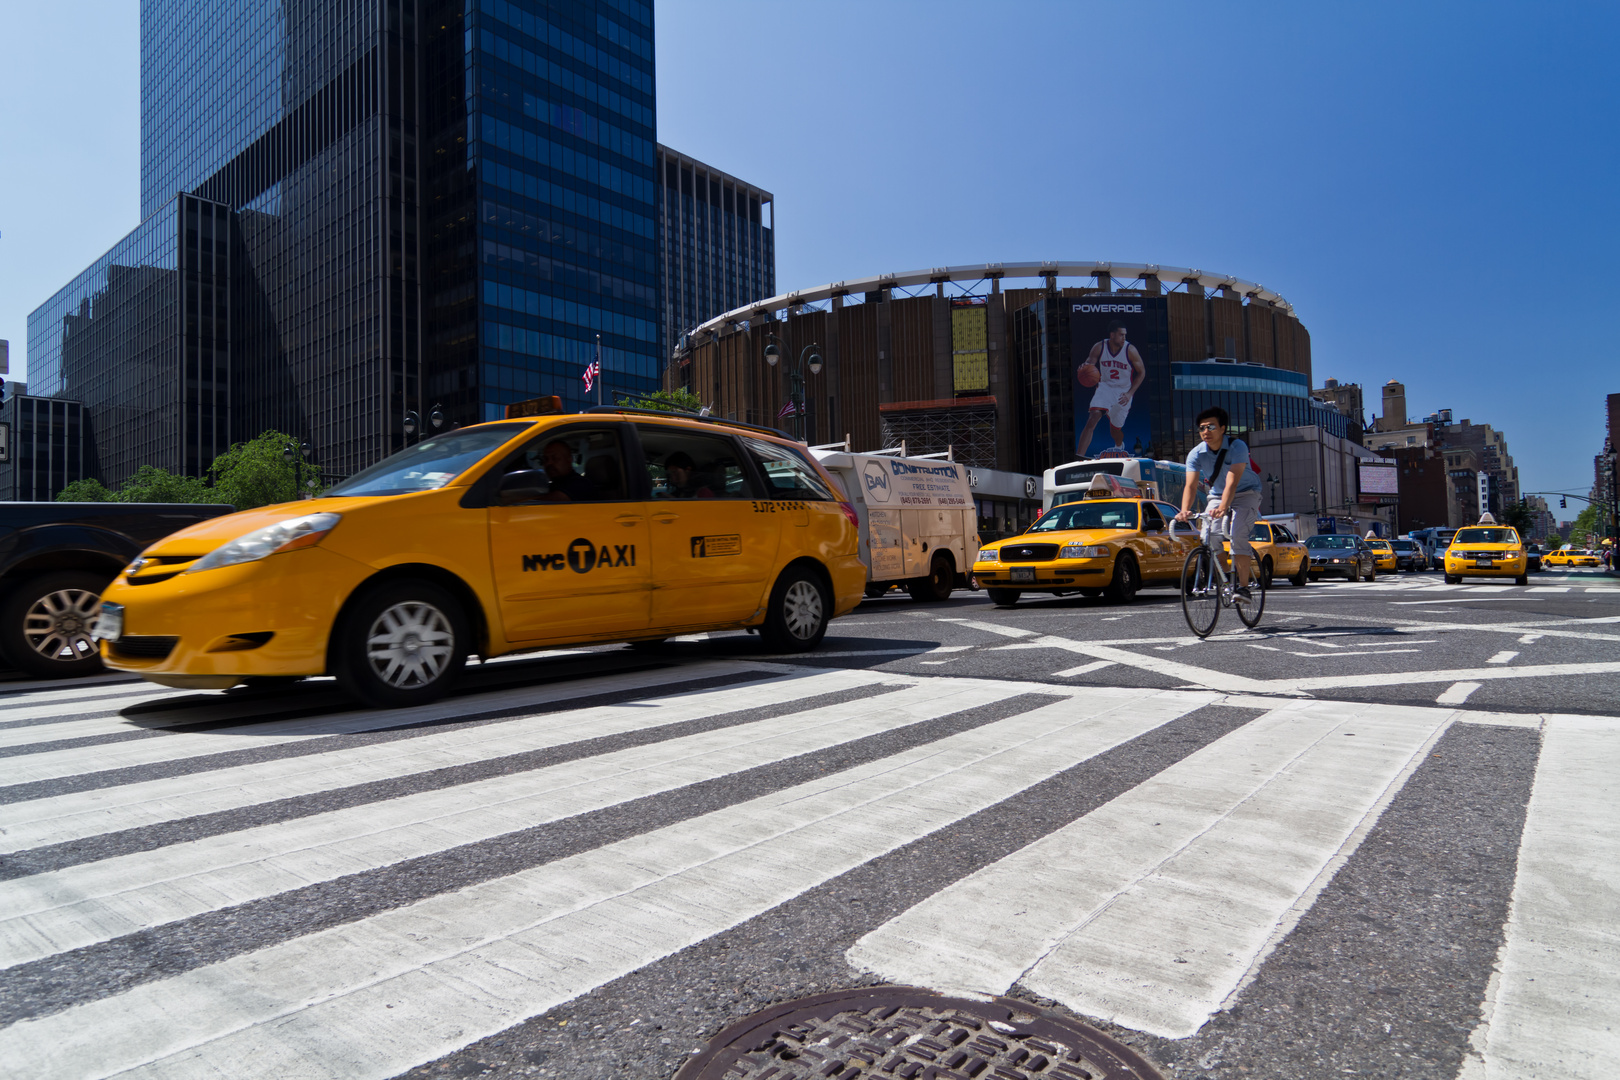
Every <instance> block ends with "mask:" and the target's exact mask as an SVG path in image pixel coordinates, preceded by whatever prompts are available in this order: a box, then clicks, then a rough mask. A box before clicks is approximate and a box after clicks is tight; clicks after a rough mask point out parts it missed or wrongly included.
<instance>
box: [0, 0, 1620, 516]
mask: <svg viewBox="0 0 1620 1080" xmlns="http://www.w3.org/2000/svg"><path fill="white" fill-rule="evenodd" d="M0 20H3V22H0V25H4V26H5V27H6V31H7V32H6V34H5V35H4V41H3V42H0V103H3V108H0V147H5V152H4V161H5V164H4V166H3V167H0V337H5V338H9V339H10V340H11V342H12V365H13V370H14V372H15V371H16V370H17V369H18V367H19V362H20V361H22V359H23V353H24V348H25V346H24V343H25V340H26V320H27V314H28V311H29V310H31V309H32V308H34V307H35V306H37V305H38V304H39V303H40V302H42V301H43V300H44V299H45V298H46V297H47V296H49V295H50V293H51V292H53V291H54V290H55V289H56V288H59V287H60V286H61V285H63V284H65V283H66V282H67V280H68V279H69V278H70V277H71V276H72V275H73V274H74V273H76V272H77V271H78V270H80V269H82V268H83V267H84V266H85V265H86V264H88V263H89V262H90V261H92V260H93V259H95V258H96V257H97V256H99V255H100V254H101V253H102V252H103V251H105V250H106V248H107V247H109V246H110V245H111V244H112V243H113V242H114V241H115V240H117V239H118V238H119V237H121V236H122V235H123V234H124V233H125V232H127V231H128V230H129V229H130V228H132V227H134V225H135V224H136V223H137V221H136V218H137V204H138V170H139V57H138V47H139V39H138V32H139V26H138V23H139V19H138V4H137V3H135V2H134V0H128V2H123V3H103V4H93V3H92V4H74V5H39V4H25V3H21V2H17V0H0ZM657 28H658V61H659V77H658V92H659V103H658V106H659V107H658V114H659V138H660V140H661V141H663V142H665V143H667V144H669V145H671V146H674V147H677V148H678V149H680V150H681V151H682V152H684V153H688V154H691V155H693V156H695V157H698V158H700V159H703V160H705V161H708V162H709V163H711V164H713V165H714V166H716V167H717V168H721V169H725V170H726V171H728V172H731V173H734V174H736V175H739V176H742V177H744V178H746V179H748V180H750V181H752V182H754V183H757V184H759V185H761V186H763V187H765V188H767V189H769V190H771V191H772V192H774V193H775V194H776V197H777V220H778V228H779V231H778V239H777V242H778V255H777V282H778V287H779V288H781V289H784V290H785V289H789V288H795V287H803V286H810V285H817V284H821V283H823V282H826V281H831V280H837V279H842V278H852V277H861V276H864V275H867V274H872V273H879V272H883V271H889V270H906V269H912V268H916V267H922V266H940V265H948V264H955V263H971V262H988V261H997V262H1013V261H1024V260H1037V259H1113V260H1119V261H1123V262H1154V263H1162V264H1166V265H1176V266H1197V267H1201V268H1204V269H1206V270H1211V271H1218V272H1222V273H1229V274H1233V275H1236V276H1238V277H1241V278H1246V279H1248V280H1251V281H1259V282H1261V283H1263V284H1264V285H1266V286H1267V287H1269V288H1272V289H1275V290H1276V291H1278V292H1280V293H1282V294H1283V295H1284V296H1286V297H1287V298H1288V299H1289V300H1290V301H1291V302H1292V303H1293V304H1294V306H1295V309H1296V311H1297V313H1298V314H1299V316H1300V318H1301V319H1302V320H1303V321H1304V323H1305V325H1306V326H1307V327H1308V328H1309V329H1310V331H1311V337H1312V347H1313V353H1314V374H1315V378H1316V382H1317V383H1318V384H1320V383H1321V381H1322V379H1324V378H1327V377H1336V378H1338V379H1339V380H1341V381H1345V382H1350V381H1356V382H1361V383H1363V384H1364V385H1365V386H1366V387H1367V390H1368V396H1369V401H1370V402H1373V403H1375V402H1377V400H1378V390H1377V388H1378V387H1379V386H1380V385H1381V384H1383V383H1384V382H1385V381H1386V380H1388V379H1392V378H1393V379H1399V380H1401V381H1402V382H1404V383H1406V385H1407V396H1408V412H1409V413H1411V414H1412V415H1414V416H1419V415H1422V414H1424V413H1427V412H1430V411H1433V410H1434V409H1438V408H1451V409H1453V410H1455V413H1456V415H1457V416H1458V417H1459V418H1461V417H1469V418H1471V419H1473V420H1474V421H1476V422H1482V423H1491V424H1494V425H1496V426H1497V427H1498V428H1501V429H1502V430H1504V431H1505V432H1506V433H1507V436H1508V442H1509V447H1510V449H1511V451H1512V453H1513V455H1514V459H1515V461H1516V463H1517V464H1518V465H1519V467H1520V470H1521V475H1522V479H1523V481H1524V486H1525V488H1526V489H1527V490H1553V489H1557V488H1568V489H1571V490H1578V491H1582V492H1584V491H1585V489H1586V488H1587V487H1588V486H1589V485H1590V484H1591V480H1592V455H1593V454H1594V453H1596V452H1597V451H1598V450H1599V449H1600V448H1601V446H1602V440H1603V416H1602V401H1603V395H1604V394H1606V393H1610V392H1616V391H1620V362H1617V360H1620V348H1617V344H1616V337H1615V335H1614V332H1613V329H1612V328H1613V327H1614V326H1615V325H1616V315H1617V314H1620V312H1617V310H1616V309H1617V306H1620V302H1617V298H1620V286H1617V283H1616V280H1615V279H1616V277H1617V270H1620V267H1610V266H1608V264H1607V261H1606V257H1612V253H1613V252H1614V251H1615V249H1616V247H1617V240H1620V235H1617V234H1620V228H1617V225H1620V210H1617V196H1616V190H1617V186H1620V185H1617V184H1616V175H1615V173H1616V168H1615V166H1616V163H1617V161H1616V159H1617V149H1616V139H1615V131H1616V128H1617V126H1620V123H1617V121H1620V108H1617V106H1620V65H1617V64H1616V63H1615V62H1614V48H1615V46H1614V43H1615V41H1616V40H1620V36H1617V31H1620V6H1616V5H1598V4H1589V5H1522V4H1521V5H1516V6H1509V5H1498V4H1467V5H1464V4H1410V3H1407V4H1367V5H1354V6H1352V5H1339V6H1328V5H1320V4H1291V5H1249V6H1236V7H1234V6H1231V5H1224V6H1212V5H1192V4H1165V3H1161V4H1152V5H1145V4H1144V5H1121V4H1114V5H1101V4H1084V3H1033V2H1030V3H1020V2H1012V0H1003V2H1001V3H995V4H984V3H980V4H968V3H956V2H952V0H918V2H905V3H902V2H897V0H891V2H876V0H865V2H860V3H845V2H837V0H823V2H822V3H818V4H814V5H806V4H803V3H777V2H767V0H747V2H741V0H739V2H729V3H719V2H712V0H710V2H699V0H658V3H657ZM1605 326H1607V327H1610V328H1611V329H1610V330H1609V331H1608V332H1605V330H1604V327H1605ZM12 377H13V378H16V375H13V376H12ZM1376 411H1377V407H1376V405H1374V407H1373V408H1372V409H1371V410H1370V412H1376ZM1576 505H1577V504H1573V503H1572V504H1571V509H1570V512H1569V515H1568V516H1570V517H1573V516H1574V509H1575V506H1576Z"/></svg>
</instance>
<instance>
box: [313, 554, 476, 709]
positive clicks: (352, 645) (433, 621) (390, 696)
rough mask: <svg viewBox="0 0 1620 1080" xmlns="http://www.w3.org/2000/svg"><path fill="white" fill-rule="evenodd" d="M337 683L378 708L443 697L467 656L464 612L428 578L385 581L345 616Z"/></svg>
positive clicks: (390, 707) (362, 598) (416, 703)
mask: <svg viewBox="0 0 1620 1080" xmlns="http://www.w3.org/2000/svg"><path fill="white" fill-rule="evenodd" d="M342 634H343V638H342V641H341V643H340V652H339V656H338V665H337V678H338V685H339V686H341V687H342V688H343V689H344V690H345V691H346V692H348V693H349V694H351V695H352V696H354V697H356V698H359V699H360V700H361V701H362V702H364V703H365V704H367V705H371V706H374V707H376V708H380V709H392V708H400V707H403V706H407V705H423V704H426V703H427V702H430V701H435V700H437V699H438V698H441V697H443V696H444V695H445V694H446V693H447V692H448V691H449V689H450V686H451V684H452V683H454V682H455V679H456V676H457V675H458V674H459V673H460V672H461V669H462V666H463V665H464V664H466V662H467V647H468V640H469V634H468V631H467V616H466V614H465V613H464V612H463V611H462V610H461V605H460V604H458V603H457V602H456V599H455V597H453V596H451V595H450V594H449V593H448V592H446V591H445V590H444V589H442V588H440V587H439V586H437V585H435V584H433V583H432V582H431V581H388V582H384V583H382V584H380V585H378V586H376V587H375V588H373V589H371V590H370V591H369V592H367V593H366V594H365V595H363V596H362V597H360V599H359V600H358V601H357V602H356V603H355V606H354V607H353V609H351V610H350V612H349V615H348V617H347V618H346V619H345V620H344V627H343V630H342Z"/></svg>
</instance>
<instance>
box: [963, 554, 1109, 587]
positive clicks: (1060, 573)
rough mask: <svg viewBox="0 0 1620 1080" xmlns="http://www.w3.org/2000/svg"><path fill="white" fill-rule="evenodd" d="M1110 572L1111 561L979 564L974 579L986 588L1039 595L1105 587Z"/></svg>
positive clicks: (1064, 560) (1081, 560)
mask: <svg viewBox="0 0 1620 1080" xmlns="http://www.w3.org/2000/svg"><path fill="white" fill-rule="evenodd" d="M1113 572H1114V560H1113V559H1112V558H1091V559H1055V560H1053V561H1051V562H1041V563H1003V562H993V563H978V564H977V565H976V566H975V567H974V569H973V576H974V578H975V579H976V580H977V581H978V583H979V585H980V586H981V587H983V588H986V589H1021V590H1024V591H1026V592H1039V591H1042V590H1052V589H1061V588H1064V587H1065V586H1092V585H1104V584H1107V582H1108V579H1109V577H1110V576H1111V575H1112V574H1113Z"/></svg>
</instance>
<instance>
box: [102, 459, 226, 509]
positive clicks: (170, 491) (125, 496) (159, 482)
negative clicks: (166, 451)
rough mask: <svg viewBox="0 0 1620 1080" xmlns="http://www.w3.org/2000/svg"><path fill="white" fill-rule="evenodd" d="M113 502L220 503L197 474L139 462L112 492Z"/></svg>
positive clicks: (215, 494)
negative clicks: (176, 472) (192, 474)
mask: <svg viewBox="0 0 1620 1080" xmlns="http://www.w3.org/2000/svg"><path fill="white" fill-rule="evenodd" d="M113 499H114V500H115V501H117V502H136V503H217V502H224V501H225V500H223V499H221V498H220V497H219V495H218V493H217V492H216V491H215V490H214V489H212V488H210V487H209V486H208V484H207V482H206V481H204V480H203V479H202V478H201V477H198V476H178V475H176V474H175V473H172V472H170V471H169V470H168V469H162V468H159V467H158V466H156V465H142V466H141V467H140V468H138V469H136V470H135V475H134V476H131V477H130V478H129V479H128V480H125V481H124V485H123V486H122V487H120V488H119V489H118V491H117V492H116V493H115V494H114V495H113Z"/></svg>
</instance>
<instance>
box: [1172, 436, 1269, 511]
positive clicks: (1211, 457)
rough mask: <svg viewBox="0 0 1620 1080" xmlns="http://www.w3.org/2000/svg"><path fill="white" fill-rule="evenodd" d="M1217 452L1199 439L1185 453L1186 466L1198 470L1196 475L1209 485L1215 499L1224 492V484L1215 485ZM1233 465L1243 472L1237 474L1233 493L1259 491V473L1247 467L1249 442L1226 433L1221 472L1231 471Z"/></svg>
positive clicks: (1211, 495) (1211, 494)
mask: <svg viewBox="0 0 1620 1080" xmlns="http://www.w3.org/2000/svg"><path fill="white" fill-rule="evenodd" d="M1219 453H1220V451H1219V450H1214V451H1212V450H1210V448H1209V447H1208V446H1205V445H1204V441H1203V440H1202V439H1200V440H1199V441H1198V445H1197V446H1194V447H1193V448H1192V451H1191V452H1190V453H1189V454H1188V455H1187V467H1188V468H1191V469H1197V470H1198V475H1199V476H1202V477H1203V478H1204V482H1205V483H1207V484H1209V486H1210V497H1211V498H1216V499H1218V498H1220V497H1221V496H1222V495H1223V494H1225V488H1224V486H1223V487H1216V486H1215V476H1214V473H1215V456H1216V455H1217V454H1219ZM1234 465H1242V466H1243V472H1242V473H1240V474H1239V475H1238V486H1237V491H1236V492H1234V494H1241V493H1243V492H1245V491H1259V490H1260V474H1259V473H1257V472H1255V471H1254V470H1253V469H1251V468H1249V444H1248V443H1246V442H1244V441H1243V440H1242V439H1234V438H1233V437H1232V436H1230V435H1228V436H1227V437H1226V460H1225V461H1222V462H1221V472H1223V473H1226V472H1231V471H1232V466H1234Z"/></svg>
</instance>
